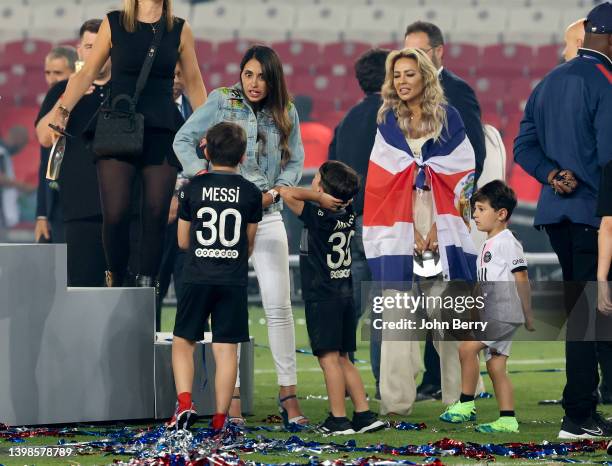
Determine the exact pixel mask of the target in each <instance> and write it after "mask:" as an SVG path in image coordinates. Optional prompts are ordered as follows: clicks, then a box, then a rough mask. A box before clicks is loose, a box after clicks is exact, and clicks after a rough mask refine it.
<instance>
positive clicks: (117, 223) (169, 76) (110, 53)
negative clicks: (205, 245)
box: [52, 0, 206, 286]
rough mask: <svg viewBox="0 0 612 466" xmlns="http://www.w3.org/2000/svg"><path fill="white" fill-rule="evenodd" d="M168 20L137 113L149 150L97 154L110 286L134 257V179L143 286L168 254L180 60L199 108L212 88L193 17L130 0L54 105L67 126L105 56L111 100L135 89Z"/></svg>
mask: <svg viewBox="0 0 612 466" xmlns="http://www.w3.org/2000/svg"><path fill="white" fill-rule="evenodd" d="M162 21H164V22H165V32H164V34H163V36H162V39H161V43H160V46H159V49H158V53H157V56H156V57H155V60H154V62H153V66H152V69H151V73H150V75H149V78H148V80H147V83H146V86H145V88H144V90H143V91H142V94H141V96H140V99H139V101H138V104H137V106H136V111H137V112H139V113H142V114H143V115H144V118H145V123H144V125H145V134H144V147H143V152H142V154H141V155H140V156H139V157H136V158H134V159H130V160H127V159H124V158H121V154H117V156H116V157H115V156H113V157H105V158H102V159H98V160H97V163H96V166H97V171H98V180H99V183H100V198H101V201H102V213H103V227H102V235H103V242H104V252H105V255H106V262H107V267H108V272H107V286H122V284H123V282H124V280H125V278H126V271H127V263H128V257H129V250H128V245H129V226H130V222H129V218H130V215H131V210H130V204H131V202H132V199H131V194H132V185H133V183H134V182H135V179H137V175H138V174H140V178H141V179H142V183H143V187H142V193H143V195H142V201H143V202H142V214H141V226H142V230H141V233H142V234H141V241H140V245H141V250H140V251H139V254H138V257H139V259H140V260H139V265H138V267H139V269H138V270H135V271H131V272H135V273H137V277H136V281H137V285H138V286H153V285H154V284H155V277H156V276H157V272H158V268H159V263H160V260H161V252H162V244H163V236H164V231H165V227H166V221H167V219H168V210H169V207H170V200H171V198H172V193H173V191H174V185H175V181H176V174H177V171H178V170H181V164H180V162H179V161H178V159H177V158H176V156H175V155H174V152H173V150H172V142H173V140H174V135H175V133H176V132H177V130H178V129H179V128H180V126H181V124H182V123H183V119H182V117H181V114H180V113H179V111H178V109H177V108H176V105H175V103H174V99H173V97H172V84H173V79H174V68H175V66H176V64H177V62H178V63H179V64H180V67H181V69H182V71H183V78H184V83H185V91H186V94H187V95H188V97H189V100H190V102H191V104H192V105H193V107H194V108H197V107H199V106H201V105H202V104H203V103H204V101H205V100H206V88H205V87H204V82H203V81H202V75H201V74H200V70H199V68H198V62H197V58H196V54H195V49H194V39H193V34H192V32H191V28H190V26H189V24H187V22H186V21H185V20H183V19H181V18H178V17H176V16H174V15H173V13H172V0H124V2H123V9H122V10H120V11H112V12H110V13H108V14H107V15H106V17H105V18H104V20H103V22H102V25H101V26H100V30H99V32H98V37H97V38H96V42H95V44H94V48H93V50H92V52H91V55H90V56H89V58H88V59H87V62H86V63H85V65H84V66H83V68H82V69H81V70H80V71H79V72H78V73H76V74H75V75H74V76H73V77H72V78H70V81H69V83H68V86H67V88H66V92H65V93H64V95H63V97H62V98H61V99H60V101H59V102H58V105H57V106H56V107H55V109H54V116H53V118H52V121H53V123H54V124H55V125H57V126H59V127H60V128H65V127H66V123H67V121H68V119H69V117H70V111H71V110H72V109H73V108H74V106H75V105H76V103H77V102H78V101H79V100H80V98H81V97H82V96H83V95H84V94H85V93H86V92H87V90H88V89H89V87H90V85H91V83H92V82H93V80H94V79H96V78H97V76H98V73H99V71H100V69H101V68H102V66H103V65H104V64H105V63H106V61H107V60H108V59H109V58H110V59H111V62H112V76H113V79H112V81H111V91H110V94H111V96H110V99H111V101H112V99H113V98H114V97H116V96H118V95H120V94H128V95H130V96H131V95H133V94H134V90H135V88H136V81H137V78H138V74H139V72H140V70H141V68H142V65H143V63H144V60H145V56H146V55H147V52H148V50H149V47H150V45H151V42H152V40H153V37H154V34H156V33H157V32H158V31H159V29H160V25H161V22H162Z"/></svg>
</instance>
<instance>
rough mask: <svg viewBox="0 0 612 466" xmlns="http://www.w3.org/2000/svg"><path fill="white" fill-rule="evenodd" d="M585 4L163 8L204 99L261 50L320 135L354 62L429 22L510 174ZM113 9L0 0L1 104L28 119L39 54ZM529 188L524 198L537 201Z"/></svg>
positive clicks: (392, 0)
mask: <svg viewBox="0 0 612 466" xmlns="http://www.w3.org/2000/svg"><path fill="white" fill-rule="evenodd" d="M598 1H600V0H597V2H598ZM597 2H594V1H593V0H217V1H212V2H204V3H197V4H193V5H192V4H191V3H190V2H189V1H188V0H174V8H175V14H177V15H178V16H181V17H184V18H185V19H187V20H189V21H190V23H191V26H192V29H193V31H194V35H195V37H196V43H195V46H196V55H197V57H198V62H199V65H200V67H201V70H202V73H203V76H204V81H205V83H206V86H207V88H208V90H209V91H211V90H212V89H214V88H216V87H219V86H228V85H232V84H234V83H236V82H237V81H238V79H239V64H240V60H241V58H242V56H243V54H244V51H245V50H246V49H247V48H248V47H249V46H250V45H251V44H253V43H257V42H263V43H268V44H270V45H271V46H272V47H273V48H274V49H275V50H276V51H277V52H278V54H279V56H280V57H281V61H282V63H283V67H284V70H285V75H286V79H287V84H288V88H289V91H290V93H291V94H293V95H298V94H307V95H310V96H311V97H312V98H313V110H312V116H313V118H314V119H316V120H317V121H319V122H322V123H324V124H327V125H329V126H330V127H333V126H335V125H336V124H337V123H338V122H339V121H340V119H341V118H342V117H343V116H344V112H345V111H346V110H347V109H348V108H350V107H351V106H352V105H354V104H355V103H356V102H358V101H359V100H360V99H361V98H362V97H363V92H362V91H361V89H359V86H358V84H357V81H356V79H355V77H354V63H355V60H356V59H357V58H358V57H359V55H361V54H362V53H363V52H364V51H366V50H368V49H369V48H370V47H372V46H383V47H385V48H390V49H397V48H400V47H401V46H402V44H403V34H404V30H405V27H406V25H407V24H409V23H411V22H413V21H416V20H425V21H431V22H434V23H436V24H437V25H438V26H440V27H441V28H442V30H443V31H444V33H445V38H446V42H447V43H446V45H445V53H444V66H445V67H447V68H448V69H450V70H451V71H453V72H454V73H456V74H458V75H459V76H461V77H462V78H464V79H466V80H467V81H468V82H469V83H470V84H471V85H472V86H473V87H474V89H475V91H476V93H477V96H478V98H479V101H480V104H481V107H482V111H483V120H484V121H486V122H488V123H490V124H493V125H494V126H496V127H497V128H498V129H500V130H501V131H502V134H503V137H504V142H505V144H506V149H507V151H508V158H509V160H510V162H509V163H511V160H512V157H511V154H512V140H513V139H514V136H515V135H516V133H517V132H518V125H519V121H520V118H521V116H522V111H523V108H524V105H525V102H526V100H527V98H528V97H529V94H530V92H531V90H532V89H533V87H534V86H535V84H537V82H538V80H539V79H541V78H542V77H543V76H544V75H545V74H546V73H547V72H548V71H550V70H551V69H552V68H554V66H556V65H557V64H558V63H559V60H560V56H561V50H562V48H563V47H562V46H560V45H559V43H560V42H561V41H562V38H563V33H564V29H565V27H566V26H567V25H568V24H569V23H571V22H573V21H575V20H577V19H579V18H581V17H584V16H585V15H586V13H587V12H588V11H589V10H590V8H591V7H592V5H593V3H597ZM120 5H121V0H0V95H1V96H2V99H3V101H2V102H3V104H6V105H10V106H13V105H16V106H17V107H15V108H16V109H26V110H27V111H30V112H31V109H32V108H36V106H37V105H38V104H39V103H40V99H41V98H42V96H43V95H44V93H45V91H46V84H45V83H44V79H43V74H42V67H43V64H44V58H45V56H46V54H47V53H48V51H49V50H50V49H51V47H52V46H53V45H56V44H59V43H71V44H75V43H76V34H77V30H78V27H79V26H80V24H81V23H82V21H83V20H84V19H89V18H94V17H102V16H103V15H104V14H105V13H106V12H107V11H109V10H111V9H116V8H118V7H119V6H120ZM11 108H12V107H11ZM28 109H29V110H28ZM10 112H11V114H12V113H14V112H13V110H10ZM2 113H4V108H3V112H2ZM512 177H513V178H512V180H513V183H523V182H526V181H525V180H526V175H524V174H522V173H520V172H519V171H517V172H516V173H514V172H513V175H512ZM536 188H537V187H535V188H534V189H532V190H531V191H530V193H531V194H529V196H531V197H533V196H537V192H536V191H537V189H536Z"/></svg>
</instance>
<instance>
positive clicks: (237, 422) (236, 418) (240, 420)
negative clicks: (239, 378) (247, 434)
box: [228, 395, 246, 427]
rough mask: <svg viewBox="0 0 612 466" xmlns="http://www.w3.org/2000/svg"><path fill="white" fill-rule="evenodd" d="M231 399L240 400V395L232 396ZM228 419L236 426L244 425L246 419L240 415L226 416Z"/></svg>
mask: <svg viewBox="0 0 612 466" xmlns="http://www.w3.org/2000/svg"><path fill="white" fill-rule="evenodd" d="M232 400H240V395H234V396H232ZM228 421H229V422H230V423H232V424H233V425H235V426H237V427H244V426H245V425H246V419H245V418H244V417H242V416H228Z"/></svg>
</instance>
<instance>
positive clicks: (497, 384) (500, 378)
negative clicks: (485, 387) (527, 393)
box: [487, 354, 514, 411]
mask: <svg viewBox="0 0 612 466" xmlns="http://www.w3.org/2000/svg"><path fill="white" fill-rule="evenodd" d="M507 361H508V356H504V355H502V354H495V355H493V356H492V357H491V359H489V360H488V361H487V371H488V372H489V376H490V377H491V381H492V382H493V390H494V391H495V398H497V403H498V405H499V410H500V411H514V391H513V389H512V382H510V377H508V373H507V372H506V362H507Z"/></svg>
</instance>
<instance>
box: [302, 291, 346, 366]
mask: <svg viewBox="0 0 612 466" xmlns="http://www.w3.org/2000/svg"><path fill="white" fill-rule="evenodd" d="M356 324H357V317H356V314H355V307H354V304H353V298H338V299H330V300H327V301H306V328H307V330H308V337H309V338H310V346H311V348H312V352H313V353H314V354H315V356H319V355H321V354H322V353H325V352H327V351H339V352H340V353H350V352H352V351H355V350H356V349H357V342H356V340H357V336H356V333H357V325H356Z"/></svg>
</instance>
